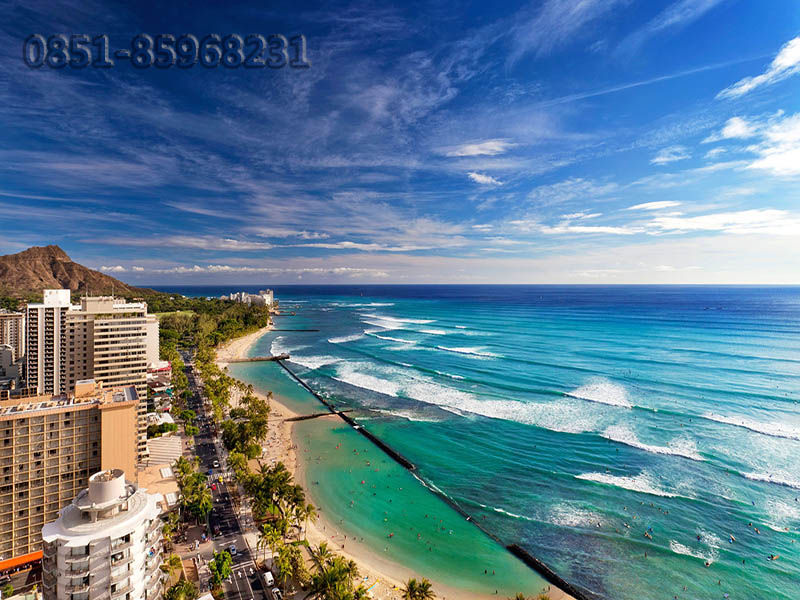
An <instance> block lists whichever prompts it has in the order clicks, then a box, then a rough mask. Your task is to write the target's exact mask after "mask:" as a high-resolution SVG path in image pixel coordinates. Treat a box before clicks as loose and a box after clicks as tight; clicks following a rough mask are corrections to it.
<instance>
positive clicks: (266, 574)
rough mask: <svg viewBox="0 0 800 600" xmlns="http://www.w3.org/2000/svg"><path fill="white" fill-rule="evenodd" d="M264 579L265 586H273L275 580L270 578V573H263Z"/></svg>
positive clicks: (268, 571)
mask: <svg viewBox="0 0 800 600" xmlns="http://www.w3.org/2000/svg"><path fill="white" fill-rule="evenodd" d="M264 579H265V580H266V582H267V585H275V578H274V577H273V576H272V571H270V570H269V569H267V572H266V573H264Z"/></svg>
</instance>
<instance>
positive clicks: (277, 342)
mask: <svg viewBox="0 0 800 600" xmlns="http://www.w3.org/2000/svg"><path fill="white" fill-rule="evenodd" d="M303 348H308V346H306V345H302V346H290V345H288V344H286V338H284V337H283V336H282V335H279V336H278V337H276V338H275V339H274V340H272V343H271V344H270V345H269V353H270V354H272V355H273V356H277V355H278V354H291V353H292V352H293V351H295V350H302V349H303Z"/></svg>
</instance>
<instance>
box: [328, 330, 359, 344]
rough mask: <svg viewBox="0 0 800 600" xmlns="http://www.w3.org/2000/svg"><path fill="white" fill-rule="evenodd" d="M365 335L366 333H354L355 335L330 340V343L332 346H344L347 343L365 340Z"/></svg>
mask: <svg viewBox="0 0 800 600" xmlns="http://www.w3.org/2000/svg"><path fill="white" fill-rule="evenodd" d="M364 333H365V332H362V333H354V334H353V335H345V336H342V337H335V338H329V339H328V341H329V342H330V343H331V344H344V343H347V342H355V341H356V340H360V339H361V338H363V337H364Z"/></svg>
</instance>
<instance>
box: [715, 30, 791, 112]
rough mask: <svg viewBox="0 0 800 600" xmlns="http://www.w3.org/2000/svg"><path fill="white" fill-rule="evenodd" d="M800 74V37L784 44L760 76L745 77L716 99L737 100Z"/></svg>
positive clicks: (723, 91)
mask: <svg viewBox="0 0 800 600" xmlns="http://www.w3.org/2000/svg"><path fill="white" fill-rule="evenodd" d="M798 72H800V37H796V38H794V39H792V40H789V41H788V42H786V44H784V45H783V47H782V48H781V49H780V51H779V52H778V54H777V56H775V58H774V59H773V60H772V62H771V63H770V65H769V67H767V70H766V71H764V72H763V73H762V74H761V75H756V76H754V77H745V78H744V79H740V80H739V81H737V82H736V83H734V84H733V85H732V86H730V87H727V88H725V89H724V90H722V91H721V92H720V93H719V94H717V98H737V97H739V96H743V95H744V94H747V93H748V92H751V91H753V90H755V89H756V88H759V87H762V86H766V85H772V84H773V83H777V82H779V81H781V80H783V79H786V78H787V77H790V76H792V75H794V74H795V73H798Z"/></svg>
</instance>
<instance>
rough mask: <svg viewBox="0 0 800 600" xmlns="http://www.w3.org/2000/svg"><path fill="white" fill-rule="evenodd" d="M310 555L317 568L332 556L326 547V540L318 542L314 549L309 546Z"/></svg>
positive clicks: (320, 567)
mask: <svg viewBox="0 0 800 600" xmlns="http://www.w3.org/2000/svg"><path fill="white" fill-rule="evenodd" d="M311 556H312V557H313V558H314V561H315V562H316V563H317V568H318V569H322V567H323V565H325V563H327V562H328V561H329V560H330V559H331V558H333V553H332V552H331V551H330V549H329V548H328V542H320V545H319V546H317V548H316V550H315V549H314V548H313V547H312V548H311Z"/></svg>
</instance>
